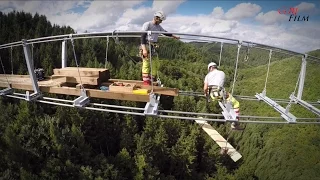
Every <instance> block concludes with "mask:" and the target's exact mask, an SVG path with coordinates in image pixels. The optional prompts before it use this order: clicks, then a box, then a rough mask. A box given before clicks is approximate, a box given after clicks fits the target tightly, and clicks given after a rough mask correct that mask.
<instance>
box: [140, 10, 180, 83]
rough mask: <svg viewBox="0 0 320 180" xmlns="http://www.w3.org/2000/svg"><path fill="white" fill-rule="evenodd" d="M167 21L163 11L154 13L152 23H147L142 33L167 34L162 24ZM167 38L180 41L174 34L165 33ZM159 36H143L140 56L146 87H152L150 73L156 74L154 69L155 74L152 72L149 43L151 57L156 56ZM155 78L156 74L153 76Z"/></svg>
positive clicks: (145, 34) (144, 34)
mask: <svg viewBox="0 0 320 180" xmlns="http://www.w3.org/2000/svg"><path fill="white" fill-rule="evenodd" d="M164 20H166V15H165V14H164V13H163V12H162V11H157V12H156V13H154V17H153V20H152V21H148V22H145V23H144V24H143V26H142V31H164V32H167V31H166V30H164V29H163V28H162V26H161V25H160V23H161V22H162V21H164ZM163 34H164V35H166V36H170V37H173V38H175V39H179V38H180V37H178V36H175V35H173V34H166V33H163ZM158 36H159V34H155V33H152V34H151V36H150V37H147V33H143V34H142V35H141V46H140V50H139V51H140V56H141V58H142V79H143V84H145V85H150V84H151V78H154V77H151V76H150V73H153V72H156V71H154V69H153V70H152V71H153V72H150V60H149V54H148V53H149V47H148V46H147V45H148V44H149V43H148V41H149V40H150V44H151V55H154V53H155V48H157V47H158V46H157V44H156V43H157V42H158ZM152 75H153V76H155V74H152Z"/></svg>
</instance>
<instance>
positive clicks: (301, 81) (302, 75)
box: [297, 54, 308, 99]
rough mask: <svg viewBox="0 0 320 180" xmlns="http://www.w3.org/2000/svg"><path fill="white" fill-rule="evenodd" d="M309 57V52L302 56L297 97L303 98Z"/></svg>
mask: <svg viewBox="0 0 320 180" xmlns="http://www.w3.org/2000/svg"><path fill="white" fill-rule="evenodd" d="M307 57H308V54H305V55H304V56H303V57H302V60H301V70H300V79H299V89H298V94H297V98H298V99H302V93H303V88H304V80H305V77H306V68H307V60H306V59H307Z"/></svg>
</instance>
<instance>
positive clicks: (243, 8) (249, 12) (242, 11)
mask: <svg viewBox="0 0 320 180" xmlns="http://www.w3.org/2000/svg"><path fill="white" fill-rule="evenodd" d="M260 11H261V7H260V6H259V5H256V4H251V3H241V4H238V5H236V6H235V7H234V8H231V9H230V10H229V11H227V12H226V14H225V18H226V19H231V20H239V19H243V18H248V17H253V16H255V15H256V14H257V13H258V12H260Z"/></svg>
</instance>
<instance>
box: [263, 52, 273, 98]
mask: <svg viewBox="0 0 320 180" xmlns="http://www.w3.org/2000/svg"><path fill="white" fill-rule="evenodd" d="M269 51H270V52H269V62H268V70H267V76H266V80H265V83H264V89H263V94H264V95H266V92H267V82H268V77H269V70H270V62H271V56H272V49H270V50H269Z"/></svg>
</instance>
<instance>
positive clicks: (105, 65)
mask: <svg viewBox="0 0 320 180" xmlns="http://www.w3.org/2000/svg"><path fill="white" fill-rule="evenodd" d="M108 49H109V36H107V47H106V62H105V63H104V68H105V69H107V62H108Z"/></svg>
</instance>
